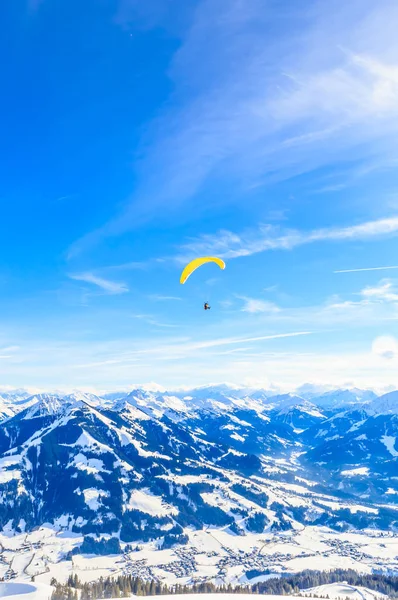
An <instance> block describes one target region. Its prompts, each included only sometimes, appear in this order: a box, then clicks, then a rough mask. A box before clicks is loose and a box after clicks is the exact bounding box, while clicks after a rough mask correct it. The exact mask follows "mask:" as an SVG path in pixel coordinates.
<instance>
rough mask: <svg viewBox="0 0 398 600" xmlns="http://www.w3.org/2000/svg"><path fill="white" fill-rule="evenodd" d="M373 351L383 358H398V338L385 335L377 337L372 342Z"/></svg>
mask: <svg viewBox="0 0 398 600" xmlns="http://www.w3.org/2000/svg"><path fill="white" fill-rule="evenodd" d="M372 352H373V354H375V355H376V356H379V357H381V358H383V359H387V360H392V359H397V358H398V341H397V340H396V338H394V337H392V336H389V335H385V336H380V337H377V338H376V339H375V340H374V341H373V344H372Z"/></svg>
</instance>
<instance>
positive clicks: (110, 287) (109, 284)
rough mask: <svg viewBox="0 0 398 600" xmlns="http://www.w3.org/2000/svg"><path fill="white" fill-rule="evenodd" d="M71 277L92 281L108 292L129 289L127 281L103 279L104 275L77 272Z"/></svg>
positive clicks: (120, 292)
mask: <svg viewBox="0 0 398 600" xmlns="http://www.w3.org/2000/svg"><path fill="white" fill-rule="evenodd" d="M69 277H70V279H74V280H76V281H84V282H85V283H92V284H93V285H96V286H97V287H99V288H101V290H103V291H105V292H107V293H108V294H124V293H125V292H128V291H129V288H128V287H127V285H126V284H125V283H118V282H116V281H110V280H109V279H103V278H102V277H98V276H97V275H94V274H93V273H75V274H70V275H69Z"/></svg>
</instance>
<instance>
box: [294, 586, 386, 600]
mask: <svg viewBox="0 0 398 600" xmlns="http://www.w3.org/2000/svg"><path fill="white" fill-rule="evenodd" d="M300 591H301V592H302V593H303V594H305V595H309V594H312V595H313V596H318V597H319V596H324V597H326V596H328V597H329V598H331V599H334V598H336V599H337V598H346V597H349V598H352V599H353V600H375V599H377V598H387V596H385V595H384V594H381V593H379V592H375V591H374V590H369V589H368V588H365V587H355V586H353V585H349V584H347V583H345V582H343V583H330V584H326V585H319V586H317V587H314V588H308V589H306V590H300Z"/></svg>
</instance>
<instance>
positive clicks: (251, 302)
mask: <svg viewBox="0 0 398 600" xmlns="http://www.w3.org/2000/svg"><path fill="white" fill-rule="evenodd" d="M237 297H238V298H240V299H241V300H243V301H244V305H243V308H242V309H241V310H242V312H247V313H276V312H280V310H281V309H280V308H279V307H278V306H277V305H276V304H274V303H273V302H267V301H266V300H260V299H256V298H248V297H246V296H237Z"/></svg>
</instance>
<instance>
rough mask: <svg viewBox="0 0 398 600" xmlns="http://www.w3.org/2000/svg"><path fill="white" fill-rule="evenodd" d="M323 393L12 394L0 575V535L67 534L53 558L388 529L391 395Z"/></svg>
mask: <svg viewBox="0 0 398 600" xmlns="http://www.w3.org/2000/svg"><path fill="white" fill-rule="evenodd" d="M353 395H356V397H357V404H356V405H355V404H352V401H353ZM336 397H338V398H339V401H338V405H340V406H339V408H336V406H337V404H336V403H335V402H334V404H333V403H332V405H333V408H331V406H332V405H331V404H329V405H328V406H329V408H325V407H323V408H321V407H320V404H322V402H321V403H317V400H316V398H314V399H313V400H311V401H309V400H308V399H306V398H304V397H302V396H298V395H295V394H285V395H278V396H275V395H272V394H270V395H267V394H266V393H265V392H264V391H262V390H260V391H259V392H258V393H257V394H255V392H253V391H250V390H247V389H245V390H243V389H242V388H239V389H233V388H231V387H230V386H223V387H220V386H217V387H216V388H215V389H214V388H213V387H211V388H206V391H205V390H204V388H200V390H199V391H196V390H191V391H189V392H187V391H183V392H159V391H149V390H143V389H135V390H132V391H131V392H130V393H129V394H127V395H125V396H124V397H122V398H120V397H116V396H115V397H114V398H110V397H108V398H107V399H104V398H100V397H98V396H95V395H92V394H90V395H88V394H80V393H77V392H75V393H73V394H68V395H62V394H59V393H58V394H57V395H56V394H39V395H36V396H27V397H25V398H24V402H23V403H22V404H19V405H18V408H17V409H16V410H15V414H14V415H10V414H6V415H5V418H4V419H3V421H2V422H1V423H0V495H1V504H0V532H1V531H3V534H1V533H0V577H1V573H2V569H3V566H2V562H1V556H2V554H1V545H3V546H4V543H3V541H2V539H3V538H1V535H4V536H9V535H10V534H11V533H15V534H17V535H19V534H18V532H21V533H20V535H22V534H24V535H26V536H28V538H27V539H30V536H33V535H34V532H35V529H36V528H38V527H42V526H44V525H45V526H46V527H47V528H48V527H50V528H52V529H51V530H53V531H55V532H58V533H55V535H57V536H58V535H60V532H61V531H63V532H64V533H63V534H62V535H65V536H66V538H65V539H68V540H69V541H68V543H67V544H66V546H67V548H68V550H65V548H66V546H62V548H64V550H59V551H58V555H57V556H58V559H57V560H61V561H62V560H65V559H66V558H67V554H68V552H72V551H73V552H77V553H79V552H80V553H82V552H83V553H84V552H86V553H92V552H93V551H94V552H101V553H105V554H106V553H107V552H108V553H112V552H115V551H116V552H118V551H119V552H120V551H121V549H123V548H124V547H125V546H126V544H130V545H131V544H136V545H137V544H138V545H141V544H144V545H149V546H148V547H151V548H152V550H151V551H156V552H166V549H170V548H176V550H175V551H174V550H173V552H177V553H178V552H180V550H178V548H185V550H184V553H185V554H186V553H187V552H188V553H189V552H190V551H191V550H189V548H196V550H195V552H196V551H198V552H199V549H200V547H201V544H203V543H204V542H203V539H204V538H203V536H205V537H206V540H207V541H206V544H209V539H210V538H209V537H208V536H209V535H210V534H206V535H205V533H204V532H206V531H211V536H212V539H213V540H214V538H217V539H218V540H222V541H220V542H217V543H216V544H215V546H214V552H215V553H216V555H217V557H218V558H217V561H218V560H220V561H221V562H222V556H223V552H224V550H222V548H224V547H227V546H228V548H230V547H236V548H239V549H240V550H242V552H243V551H244V552H249V551H248V549H247V548H248V545H249V546H250V547H256V548H257V543H259V541H261V543H262V545H264V544H265V543H269V540H271V539H277V538H278V539H285V538H286V536H287V537H288V538H289V539H293V538H294V539H295V540H296V541H297V540H298V539H299V536H300V535H301V533H300V532H306V531H307V530H308V528H310V529H311V532H312V533H311V536H314V535H321V536H326V538H325V539H327V540H329V541H328V542H327V543H326V542H325V541H323V542H322V544H326V546H327V544H329V542H330V540H332V539H334V538H333V536H335V535H337V532H342V531H347V532H348V531H355V530H358V531H360V532H362V535H363V534H364V533H363V532H365V531H366V530H368V529H369V528H371V529H372V530H373V531H395V529H398V478H397V474H398V469H397V465H398V463H397V461H398V444H397V442H396V440H397V438H398V415H397V414H395V412H394V410H390V408H391V406H394V394H387V395H385V396H384V397H381V398H379V399H377V400H371V401H369V402H368V403H367V401H368V400H369V399H370V398H371V395H368V396H367V395H366V394H365V393H364V394H358V393H357V392H354V391H351V392H350V393H343V392H341V393H340V392H339V393H337V392H336V393H335V398H336ZM391 401H392V402H391ZM3 402H4V404H5V407H6V409H7V410H8V409H9V408H10V407H11V406H12V405H11V404H9V403H8V402H7V403H5V401H3ZM344 402H347V405H346V406H344ZM386 406H387V408H388V410H387V409H385V407H386ZM377 407H380V408H379V409H378V408H377ZM10 410H11V412H12V408H11V409H10ZM376 410H380V411H381V412H380V414H379V413H377V414H376ZM325 528H326V529H325ZM201 532H202V533H201ZM315 532H318V533H315ZM323 532H326V533H323ZM328 532H329V533H328ZM303 535H304V533H303ZM339 535H341V533H340V534H339ZM380 535H381V534H380ZM286 539H287V538H286ZM322 539H324V537H322ZM234 540H235V541H234ZM255 540H257V541H256V542H255ZM267 540H268V541H267ZM32 543H33V542H32ZM297 543H298V544H299V546H300V547H301V543H302V542H298V541H297ZM308 543H309V542H308V540H307V539H306V541H303V544H304V546H305V545H306V544H307V545H308ZM319 543H320V542H319ZM330 543H331V542H330ZM212 544H214V542H212ZM220 544H221V545H220ZM231 544H232V546H231ZM234 544H235V546H234ZM253 544H254V546H253ZM322 544H321V545H322ZM304 546H303V547H304ZM326 546H325V548H326ZM306 547H307V546H306ZM331 547H333V548H337V546H336V547H335V546H331ZM79 548H80V550H79ZM347 548H350V546H347V547H345V549H344V551H343V553H344V556H345V557H346V558H347V556H346V553H347V552H348V550H347ZM240 550H239V551H240ZM167 551H169V550H167ZM236 551H237V552H238V550H236ZM334 551H335V550H333V552H334ZM336 551H337V550H336ZM10 552H11V550H10ZM181 552H182V551H181ZM228 552H230V551H228ZM303 552H304V550H303ZM339 552H340V550H339ZM350 552H351V550H350ZM380 552H381V551H380ZM304 553H305V552H304ZM138 554H139V553H138ZM185 554H184V556H185ZM248 555H250V556H251V558H250V559H249V558H248V559H247V561H246V562H243V563H242V561H241V562H240V563H239V564H241V563H242V565H243V566H242V569H243V572H244V568H246V569H249V567H248V565H249V564H252V565H256V569H260V571H261V569H265V568H267V569H268V568H270V564H271V563H270V557H269V556H268V555H267V557H265V558H264V557H262V558H261V559H260V558H258V557H257V558H256V559H254V555H253V556H252V554H251V551H250V552H249V554H248ZM395 555H397V556H398V547H397V552H396V554H394V556H395ZM187 556H188V555H187ZM311 556H312V555H311ZM138 558H139V557H138V556H137V557H136V560H138ZM371 559H372V560H373V557H371ZM371 559H370V558H369V560H371ZM40 560H41V559H40ZM43 560H44V561H45V563H46V565H47V566H48V565H49V559H48V558H47V559H44V558H43ZM145 560H147V559H145ZM184 560H185V559H184ZM286 560H287V558H286ZM289 560H290V559H289ZM383 560H384V562H383ZM383 560H382V563H381V564H382V566H383V565H386V564H387V563H386V562H385V561H386V560H387V559H383ZM364 561H365V563H366V564H367V562H366V561H367V559H366V560H365V559H363V560H361V565H362V566H363V564H364ZM387 562H388V561H387ZM7 564H8V563H7V561H6V562H5V563H3V565H7ZM13 564H17V562H15V563H13ZM21 564H22V563H21ZM33 564H34V563H32V565H33ZM134 564H135V563H134ZM217 564H218V563H217ZM220 564H221V563H220ZM272 564H273V563H272ZM286 564H287V563H286ZM388 564H389V565H390V567H391V564H392V563H391V564H390V563H388ZM245 565H246V566H245ZM303 565H304V567H303V568H305V565H306V563H305V561H304V563H303ZM32 568H33V567H32ZM170 568H171V567H170ZM173 568H174V567H173ZM253 568H254V567H253ZM272 568H273V569H276V565H275V564H273V566H272ZM325 568H326V567H325ZM4 569H6V571H4ZM4 569H3V571H4V572H8V571H7V568H6V566H4ZM219 569H221V570H222V567H221V566H220V567H219ZM397 570H398V565H397ZM15 572H16V573H18V572H19V571H17V570H15ZM140 572H141V571H140ZM46 581H47V580H46ZM240 581H243V580H242V579H240Z"/></svg>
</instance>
